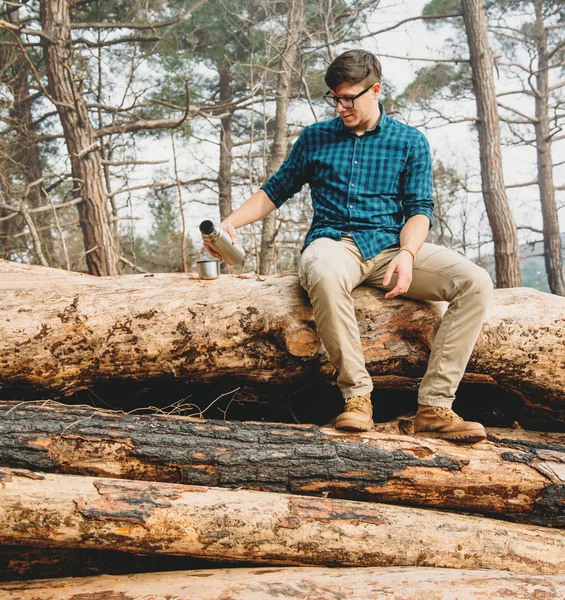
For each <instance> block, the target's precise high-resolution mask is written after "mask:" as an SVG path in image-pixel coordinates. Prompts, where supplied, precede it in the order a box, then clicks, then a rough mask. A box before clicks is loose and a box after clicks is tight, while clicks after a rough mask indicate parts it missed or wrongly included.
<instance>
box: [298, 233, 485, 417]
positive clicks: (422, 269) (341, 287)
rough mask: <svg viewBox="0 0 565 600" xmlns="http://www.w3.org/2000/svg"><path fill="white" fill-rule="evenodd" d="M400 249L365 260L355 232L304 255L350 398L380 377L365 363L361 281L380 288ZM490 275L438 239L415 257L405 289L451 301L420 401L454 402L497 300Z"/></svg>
mask: <svg viewBox="0 0 565 600" xmlns="http://www.w3.org/2000/svg"><path fill="white" fill-rule="evenodd" d="M397 253H398V248H397V247H395V248H387V249H386V250H384V251H383V252H381V253H380V254H378V255H377V256H375V257H374V258H371V259H369V260H364V259H363V257H362V255H361V252H360V251H359V248H358V247H357V244H355V242H354V241H353V238H352V237H351V236H349V235H344V236H343V238H342V240H341V241H339V242H338V241H335V240H331V239H329V238H320V239H317V240H315V241H314V242H312V243H311V244H310V245H309V246H308V247H307V248H306V250H304V252H303V253H302V257H301V262H300V268H299V272H298V274H299V279H300V284H301V285H302V287H303V288H304V289H305V290H306V291H307V292H308V295H309V297H310V301H311V303H312V307H313V309H314V318H315V320H316V325H317V327H318V332H319V334H320V337H321V338H322V341H323V342H324V345H325V347H326V350H327V351H328V355H329V358H330V361H331V363H332V364H333V365H334V367H335V368H336V369H337V372H338V379H337V384H338V386H339V388H340V390H341V392H342V394H343V397H344V398H346V399H347V398H352V397H354V396H362V395H365V394H369V393H370V392H371V390H372V389H373V382H372V380H371V377H370V375H369V373H368V372H367V369H366V367H365V359H364V357H363V352H362V349H361V339H360V335H359V326H358V324H357V320H356V318H355V308H354V303H353V298H352V296H351V292H352V290H353V289H354V288H356V287H357V286H358V285H360V284H361V283H365V284H368V285H372V286H375V287H377V288H380V289H383V290H384V289H387V290H390V289H392V288H393V287H394V286H395V284H396V275H394V276H393V279H392V281H391V283H390V285H389V286H387V287H385V286H383V285H382V282H383V278H384V275H385V272H386V269H387V266H388V264H389V262H390V261H391V260H392V259H393V258H394V257H395V256H396V254H397ZM491 292H492V281H491V279H490V276H489V274H488V273H487V272H486V271H485V270H484V269H482V268H481V267H478V266H477V265H475V264H474V263H473V262H471V261H470V260H468V259H467V258H465V257H464V256H462V255H460V254H458V253H457V252H454V251H453V250H449V249H448V248H443V247H442V246H436V245H435V244H424V245H423V246H422V248H421V249H420V251H419V252H418V254H417V256H416V260H415V262H414V268H413V273H412V283H411V285H410V288H409V290H408V291H407V292H406V294H404V296H406V297H407V298H415V299H418V300H443V301H447V302H449V307H448V309H447V312H446V313H445V315H444V317H443V320H442V323H441V325H440V327H439V329H438V331H437V334H436V337H435V339H434V342H433V344H432V348H431V353H430V358H429V361H428V368H427V370H426V373H425V375H424V377H423V379H422V382H421V384H420V388H419V391H418V403H419V404H425V405H428V406H445V407H451V404H452V403H453V400H454V399H455V391H456V390H457V387H458V385H459V382H460V381H461V378H462V377H463V374H464V372H465V367H466V366H467V362H468V361H469V358H470V356H471V352H472V351H473V347H474V345H475V342H476V341H477V338H478V336H479V333H480V330H481V326H482V324H483V320H484V318H485V314H486V309H487V305H488V302H489V299H490V297H491Z"/></svg>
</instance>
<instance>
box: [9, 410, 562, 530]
mask: <svg viewBox="0 0 565 600" xmlns="http://www.w3.org/2000/svg"><path fill="white" fill-rule="evenodd" d="M495 434H496V435H491V439H492V440H493V441H491V442H483V443H481V444H479V445H475V446H473V447H468V446H467V447H465V446H457V445H455V444H451V443H449V442H446V441H442V440H431V439H429V440H426V439H423V438H413V437H409V436H404V435H398V434H396V435H394V434H381V433H376V432H370V433H366V434H362V435H353V434H351V433H347V434H344V433H339V432H337V431H335V430H332V429H321V428H318V427H316V426H315V425H282V424H269V423H238V422H229V421H206V420H200V419H192V418H188V417H165V416H159V415H131V414H124V413H117V412H111V411H102V410H99V409H94V408H87V407H80V406H65V405H62V404H59V403H56V402H43V403H29V402H28V403H14V402H0V439H2V445H1V447H0V464H2V465H5V466H9V467H15V468H25V469H31V470H40V471H50V472H56V473H68V474H81V475H97V476H105V477H123V478H128V479H143V480H150V481H163V482H172V483H188V484H195V485H207V486H220V487H232V488H233V487H244V488H251V489H257V490H266V491H275V492H291V493H295V494H307V495H325V496H327V495H330V496H332V497H341V498H346V499H355V500H368V501H381V502H391V503H396V504H409V505H416V506H425V507H431V508H446V509H451V510H460V511H472V512H477V513H482V514H487V515H490V516H497V517H502V518H506V519H510V520H514V521H519V522H524V523H533V524H538V525H551V526H554V527H565V435H564V434H553V436H552V435H551V434H535V433H530V439H516V438H517V437H520V436H521V437H522V438H527V433H526V432H523V431H517V432H515V433H514V432H513V431H512V430H506V431H505V430H496V431H495ZM513 435H514V436H515V437H514V439H513V437H512V436H513ZM494 440H497V441H494ZM552 442H553V443H552Z"/></svg>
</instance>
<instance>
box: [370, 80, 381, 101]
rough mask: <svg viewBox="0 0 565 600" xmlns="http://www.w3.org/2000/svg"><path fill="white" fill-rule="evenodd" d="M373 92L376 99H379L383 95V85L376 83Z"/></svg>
mask: <svg viewBox="0 0 565 600" xmlns="http://www.w3.org/2000/svg"><path fill="white" fill-rule="evenodd" d="M372 91H373V95H374V96H375V98H378V97H379V96H380V95H381V84H380V83H375V85H374V86H373V90H372Z"/></svg>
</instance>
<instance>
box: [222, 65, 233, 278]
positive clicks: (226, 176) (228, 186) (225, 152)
mask: <svg viewBox="0 0 565 600" xmlns="http://www.w3.org/2000/svg"><path fill="white" fill-rule="evenodd" d="M218 72H219V75H220V103H221V104H228V103H229V102H231V101H232V100H233V98H232V88H231V84H232V78H231V74H230V62H229V61H228V60H227V59H226V57H225V56H224V57H223V59H222V60H220V62H219V64H218ZM233 117H234V112H233V111H228V114H227V115H226V116H224V117H222V118H221V119H220V164H219V168H218V199H219V206H220V221H223V220H224V219H227V218H228V217H229V216H230V215H231V213H232V211H233V206H232V163H233V154H232V149H233V140H232V125H233ZM220 269H221V272H222V273H229V272H230V271H231V267H230V266H229V265H228V264H227V263H225V262H223V261H222V263H221V265H220Z"/></svg>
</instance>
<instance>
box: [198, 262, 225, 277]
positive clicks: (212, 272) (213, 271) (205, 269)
mask: <svg viewBox="0 0 565 600" xmlns="http://www.w3.org/2000/svg"><path fill="white" fill-rule="evenodd" d="M196 272H197V273H198V277H199V278H200V279H218V277H219V276H220V261H219V260H199V261H198V262H197V263H196Z"/></svg>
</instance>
